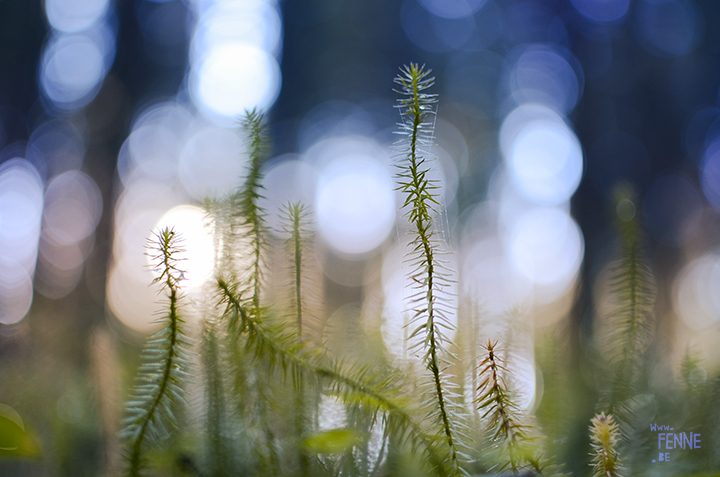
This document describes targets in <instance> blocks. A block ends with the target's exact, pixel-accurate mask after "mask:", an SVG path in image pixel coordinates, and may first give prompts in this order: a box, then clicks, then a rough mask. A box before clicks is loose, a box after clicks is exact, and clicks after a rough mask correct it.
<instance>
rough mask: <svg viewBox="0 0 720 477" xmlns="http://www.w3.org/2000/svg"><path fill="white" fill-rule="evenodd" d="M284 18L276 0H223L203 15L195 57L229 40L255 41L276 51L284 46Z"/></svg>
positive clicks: (195, 42) (274, 52)
mask: <svg viewBox="0 0 720 477" xmlns="http://www.w3.org/2000/svg"><path fill="white" fill-rule="evenodd" d="M281 40H282V21H281V19H280V14H279V13H278V10H277V8H276V7H275V5H273V3H272V2H265V1H260V2H220V3H216V4H214V5H213V6H212V7H210V9H209V10H208V11H207V12H205V14H203V15H202V19H201V22H200V24H199V25H198V26H197V29H196V32H195V35H194V37H193V45H192V53H191V59H194V58H199V57H201V56H202V55H203V54H204V52H206V51H209V50H211V49H212V48H214V47H216V46H219V45H222V44H227V43H242V44H247V45H252V46H255V47H257V48H260V49H262V50H264V51H267V52H269V53H271V54H273V55H276V54H278V52H279V50H280V48H281V46H282V42H281Z"/></svg>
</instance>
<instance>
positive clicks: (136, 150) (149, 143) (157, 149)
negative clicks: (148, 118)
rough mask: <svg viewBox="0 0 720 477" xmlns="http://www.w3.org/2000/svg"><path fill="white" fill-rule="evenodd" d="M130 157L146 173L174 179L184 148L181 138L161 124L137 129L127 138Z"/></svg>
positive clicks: (160, 177) (134, 164)
mask: <svg viewBox="0 0 720 477" xmlns="http://www.w3.org/2000/svg"><path fill="white" fill-rule="evenodd" d="M127 141H128V158H129V159H130V162H131V164H132V165H133V166H135V167H137V168H138V169H140V170H141V171H142V172H143V173H144V174H145V175H147V176H150V177H157V178H159V179H165V180H172V179H174V178H175V176H176V175H177V162H178V157H179V156H180V151H181V150H182V143H181V141H180V138H178V137H177V136H176V135H175V131H171V130H169V129H167V128H165V127H163V126H160V125H147V126H144V127H141V128H138V129H136V130H135V131H133V132H132V134H130V136H129V137H128V138H127Z"/></svg>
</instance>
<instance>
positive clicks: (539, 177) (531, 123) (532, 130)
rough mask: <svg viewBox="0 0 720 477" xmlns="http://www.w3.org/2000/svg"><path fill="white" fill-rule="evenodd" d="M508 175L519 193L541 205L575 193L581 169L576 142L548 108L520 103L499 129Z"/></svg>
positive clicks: (580, 156) (563, 122)
mask: <svg viewBox="0 0 720 477" xmlns="http://www.w3.org/2000/svg"><path fill="white" fill-rule="evenodd" d="M500 145H501V148H502V151H503V154H504V156H505V160H506V162H507V163H508V165H509V169H510V177H511V179H512V182H513V184H514V185H515V186H516V187H517V188H518V190H519V191H520V193H521V194H523V195H524V196H525V197H527V198H528V199H530V200H532V201H534V202H536V203H538V204H542V205H558V204H561V203H563V202H565V201H567V200H569V199H570V197H571V196H572V195H573V194H574V193H575V190H576V189H577V187H578V185H579V184H580V179H581V178H582V172H583V156H582V148H581V146H580V141H578V139H577V137H576V136H575V133H574V132H573V131H572V130H570V128H569V127H568V126H567V124H566V123H565V121H564V120H563V119H562V118H561V117H560V116H559V115H557V113H555V112H553V111H552V110H550V109H549V108H546V107H544V106H540V105H534V104H533V105H523V106H520V107H518V108H516V109H515V110H514V111H513V112H512V113H510V114H509V115H508V116H507V118H505V121H504V122H503V125H502V128H501V130H500Z"/></svg>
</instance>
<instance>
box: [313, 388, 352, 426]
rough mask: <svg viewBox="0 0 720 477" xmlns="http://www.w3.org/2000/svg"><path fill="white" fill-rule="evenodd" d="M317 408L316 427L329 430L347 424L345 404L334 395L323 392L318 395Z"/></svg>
mask: <svg viewBox="0 0 720 477" xmlns="http://www.w3.org/2000/svg"><path fill="white" fill-rule="evenodd" d="M319 407H320V409H319V410H318V429H319V430H321V431H329V430H332V429H338V428H341V427H345V426H346V425H347V411H346V409H345V404H343V403H342V401H340V399H339V398H338V397H336V396H328V395H326V394H323V395H322V396H321V397H320V406H319Z"/></svg>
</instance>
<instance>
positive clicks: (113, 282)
mask: <svg viewBox="0 0 720 477" xmlns="http://www.w3.org/2000/svg"><path fill="white" fill-rule="evenodd" d="M152 280H153V276H152V274H151V273H150V270H148V269H147V267H145V269H143V268H142V267H141V268H140V269H135V268H133V267H132V266H129V265H128V264H127V263H125V262H123V261H122V260H117V259H116V260H115V262H114V264H113V265H112V266H111V267H110V271H109V273H108V281H107V292H106V296H107V301H108V307H109V308H110V311H112V313H113V315H114V316H115V318H117V319H118V320H119V321H120V322H121V323H122V324H124V325H125V326H127V327H128V328H130V329H132V330H135V331H138V332H141V333H149V332H151V331H152V330H154V329H156V328H157V326H156V324H155V320H156V319H157V312H158V310H159V309H160V305H158V295H157V288H155V287H151V286H150V282H151V281H152Z"/></svg>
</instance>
